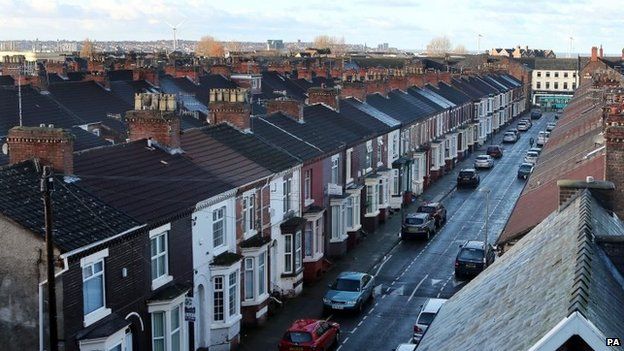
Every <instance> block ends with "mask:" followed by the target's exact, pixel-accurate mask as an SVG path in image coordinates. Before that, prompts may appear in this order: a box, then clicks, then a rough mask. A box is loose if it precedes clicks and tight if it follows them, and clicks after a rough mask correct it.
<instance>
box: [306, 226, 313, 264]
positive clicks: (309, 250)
mask: <svg viewBox="0 0 624 351" xmlns="http://www.w3.org/2000/svg"><path fill="white" fill-rule="evenodd" d="M313 235H314V234H313V233H312V222H308V223H306V230H305V238H304V240H305V255H306V256H312V252H313V250H312V249H313V248H312V240H313V238H312V236H313Z"/></svg>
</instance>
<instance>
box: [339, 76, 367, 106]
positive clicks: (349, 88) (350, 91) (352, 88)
mask: <svg viewBox="0 0 624 351" xmlns="http://www.w3.org/2000/svg"><path fill="white" fill-rule="evenodd" d="M349 96H352V97H354V98H356V99H359V100H360V101H364V100H366V85H365V84H364V82H360V81H359V80H356V81H352V82H343V83H342V87H341V88H340V97H342V98H346V97H349Z"/></svg>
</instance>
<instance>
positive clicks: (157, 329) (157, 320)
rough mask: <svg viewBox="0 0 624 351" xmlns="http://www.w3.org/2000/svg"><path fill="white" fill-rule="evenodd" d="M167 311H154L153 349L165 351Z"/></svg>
mask: <svg viewBox="0 0 624 351" xmlns="http://www.w3.org/2000/svg"><path fill="white" fill-rule="evenodd" d="M165 318H166V317H165V312H155V313H152V350H154V351H165V350H166V342H165V341H166V340H165Z"/></svg>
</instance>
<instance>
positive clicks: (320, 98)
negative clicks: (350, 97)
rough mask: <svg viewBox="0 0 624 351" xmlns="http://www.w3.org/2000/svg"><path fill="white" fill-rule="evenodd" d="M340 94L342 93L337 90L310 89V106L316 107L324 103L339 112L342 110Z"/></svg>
mask: <svg viewBox="0 0 624 351" xmlns="http://www.w3.org/2000/svg"><path fill="white" fill-rule="evenodd" d="M339 94H340V92H339V91H338V89H335V88H324V87H323V88H319V87H312V88H310V89H308V104H309V105H314V104H318V103H323V104H325V105H327V106H329V107H331V108H332V109H334V110H335V111H338V110H339V109H340V105H339V100H338V96H339Z"/></svg>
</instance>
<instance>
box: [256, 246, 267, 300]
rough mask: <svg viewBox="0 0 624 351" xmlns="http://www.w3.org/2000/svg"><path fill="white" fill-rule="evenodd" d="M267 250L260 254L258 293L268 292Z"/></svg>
mask: <svg viewBox="0 0 624 351" xmlns="http://www.w3.org/2000/svg"><path fill="white" fill-rule="evenodd" d="M266 280H267V279H266V252H263V253H261V254H260V255H259V256H258V295H260V296H262V295H264V294H265V293H266V290H267V289H266Z"/></svg>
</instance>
